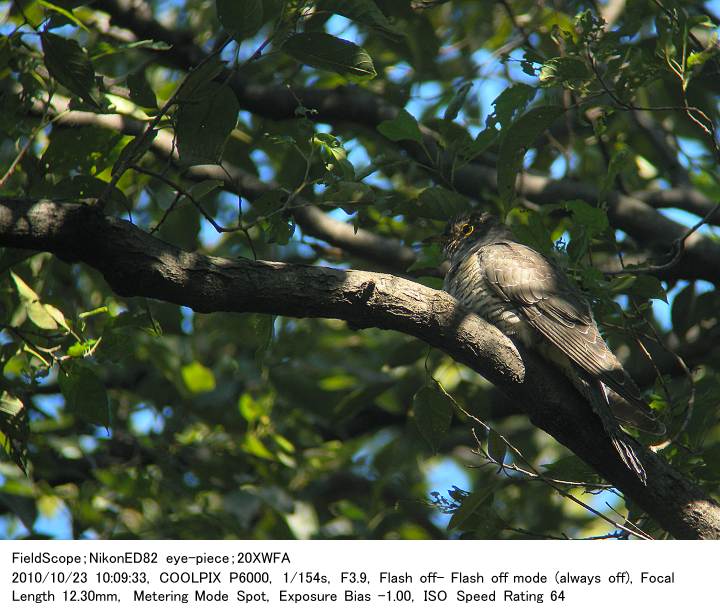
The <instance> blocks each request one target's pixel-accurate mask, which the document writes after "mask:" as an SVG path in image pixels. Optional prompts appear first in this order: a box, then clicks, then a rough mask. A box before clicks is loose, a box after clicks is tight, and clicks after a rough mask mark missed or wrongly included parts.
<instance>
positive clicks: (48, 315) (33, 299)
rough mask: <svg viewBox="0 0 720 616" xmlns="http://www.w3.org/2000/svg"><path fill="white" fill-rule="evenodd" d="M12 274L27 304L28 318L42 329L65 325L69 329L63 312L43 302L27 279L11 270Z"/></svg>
mask: <svg viewBox="0 0 720 616" xmlns="http://www.w3.org/2000/svg"><path fill="white" fill-rule="evenodd" d="M10 276H11V277H12V279H13V281H14V282H15V287H16V288H17V290H18V294H19V295H20V299H21V300H22V302H23V304H24V305H25V310H26V311H27V315H28V318H29V319H30V320H31V321H32V322H33V323H34V324H35V325H37V326H38V327H39V328H40V329H48V330H52V329H57V328H58V327H63V328H64V329H67V328H68V326H67V322H66V321H65V317H64V316H63V313H62V312H60V310H58V309H57V308H55V306H52V305H51V304H43V303H42V302H41V301H40V298H39V297H38V295H37V293H35V291H33V290H32V289H31V288H30V287H29V286H28V285H27V284H26V283H25V281H24V280H23V279H22V278H20V276H18V275H17V274H16V273H15V272H10Z"/></svg>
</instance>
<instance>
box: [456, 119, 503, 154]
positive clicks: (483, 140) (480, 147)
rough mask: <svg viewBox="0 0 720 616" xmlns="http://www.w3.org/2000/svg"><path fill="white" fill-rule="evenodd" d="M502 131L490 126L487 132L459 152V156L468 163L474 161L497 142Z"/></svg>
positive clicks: (480, 134) (482, 132)
mask: <svg viewBox="0 0 720 616" xmlns="http://www.w3.org/2000/svg"><path fill="white" fill-rule="evenodd" d="M498 135H500V131H499V130H497V129H496V128H495V127H494V126H488V127H487V128H486V129H485V130H483V131H481V132H480V133H478V135H477V137H475V139H473V140H472V141H470V142H469V143H466V144H464V145H463V146H462V147H461V148H460V149H459V150H458V154H459V155H460V156H461V157H462V158H463V159H464V160H465V161H467V162H470V161H472V160H474V159H475V158H476V157H478V156H480V154H482V153H483V152H484V151H485V150H487V149H488V148H489V147H490V146H491V145H492V144H493V143H495V141H497V138H498Z"/></svg>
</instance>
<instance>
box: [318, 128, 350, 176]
mask: <svg viewBox="0 0 720 616" xmlns="http://www.w3.org/2000/svg"><path fill="white" fill-rule="evenodd" d="M313 145H314V146H315V147H317V148H318V149H319V151H320V158H321V160H322V161H323V163H324V164H325V170H326V171H328V172H329V173H331V174H332V175H334V176H336V177H338V178H340V179H343V180H354V179H355V168H354V167H353V165H352V163H351V162H350V161H349V160H348V159H347V152H346V151H345V148H344V147H343V145H342V143H341V142H340V140H339V139H338V138H337V137H336V136H335V135H331V134H329V133H316V134H315V136H314V137H313Z"/></svg>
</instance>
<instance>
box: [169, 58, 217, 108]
mask: <svg viewBox="0 0 720 616" xmlns="http://www.w3.org/2000/svg"><path fill="white" fill-rule="evenodd" d="M224 70H225V63H224V62H223V61H222V60H221V59H220V58H218V57H213V58H211V59H210V60H207V61H206V62H204V63H203V64H200V65H198V66H196V67H195V68H193V69H192V71H190V72H189V73H188V74H187V77H185V81H183V83H182V85H181V86H180V89H179V90H178V100H180V101H184V100H190V99H192V98H194V97H195V96H198V95H199V96H200V97H201V98H202V97H205V96H207V95H208V94H207V92H206V91H205V90H206V88H207V86H209V85H210V83H211V82H212V80H213V79H215V78H216V77H217V76H218V75H220V73H222V72H223V71H224Z"/></svg>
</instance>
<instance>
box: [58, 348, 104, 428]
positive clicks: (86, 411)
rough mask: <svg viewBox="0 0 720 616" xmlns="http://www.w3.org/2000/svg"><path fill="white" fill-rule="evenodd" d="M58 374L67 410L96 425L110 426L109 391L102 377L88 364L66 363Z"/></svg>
mask: <svg viewBox="0 0 720 616" xmlns="http://www.w3.org/2000/svg"><path fill="white" fill-rule="evenodd" d="M63 367H64V368H65V371H66V372H67V373H66V372H65V371H63V370H60V372H59V373H58V384H59V385H60V391H61V392H62V394H63V396H64V397H65V410H66V411H67V412H68V413H72V414H75V415H79V416H80V417H82V418H83V419H84V420H86V421H89V422H91V423H94V424H98V425H104V426H107V425H108V424H109V405H108V397H107V391H105V385H104V384H103V382H102V381H101V380H100V377H98V375H97V374H96V373H95V371H94V370H93V369H92V368H90V367H89V366H88V365H87V364H86V363H81V362H78V361H73V362H65V363H64V364H63Z"/></svg>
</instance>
